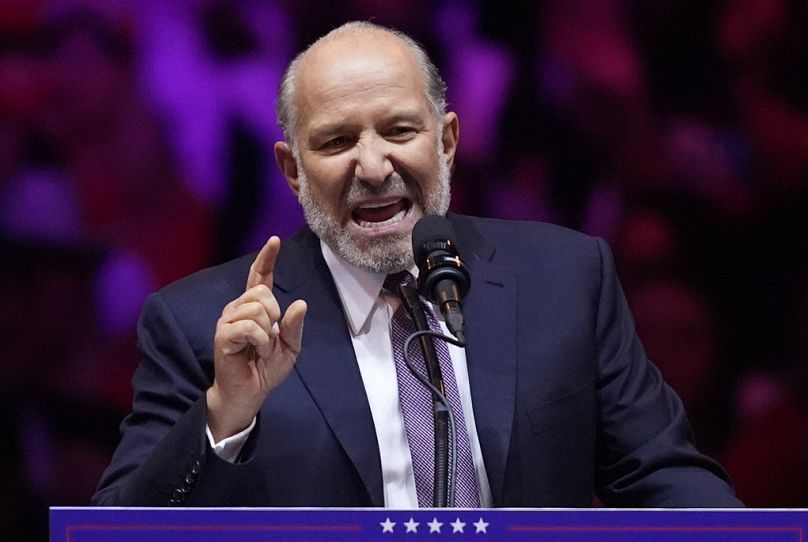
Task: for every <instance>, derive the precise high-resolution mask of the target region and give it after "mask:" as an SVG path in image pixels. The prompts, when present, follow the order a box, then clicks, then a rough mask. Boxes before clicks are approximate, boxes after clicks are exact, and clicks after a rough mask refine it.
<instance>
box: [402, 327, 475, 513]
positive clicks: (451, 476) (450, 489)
mask: <svg viewBox="0 0 808 542" xmlns="http://www.w3.org/2000/svg"><path fill="white" fill-rule="evenodd" d="M426 337H434V338H436V339H438V340H441V341H444V342H447V343H451V344H453V345H455V346H459V347H461V348H462V347H464V346H466V343H465V342H463V341H460V340H458V339H455V338H454V337H450V336H448V335H443V334H442V333H438V332H436V331H432V330H431V329H426V330H421V331H416V332H415V333H412V334H411V335H410V336H409V337H407V339H406V340H405V341H404V352H403V354H404V365H406V366H407V369H409V370H410V372H411V373H412V374H413V376H414V377H415V378H417V379H418V380H419V381H420V382H421V383H422V384H423V385H424V386H425V387H426V388H428V389H429V390H430V391H431V392H432V395H433V397H435V398H437V399H438V401H439V402H440V404H441V406H442V407H443V408H442V409H441V410H440V412H442V413H445V419H446V427H445V429H446V432H447V434H448V442H449V449H448V450H446V451H444V450H440V451H439V450H438V449H436V450H435V456H436V462H435V470H436V471H438V469H439V467H438V461H437V458H438V457H439V456H443V457H446V454H447V452H448V460H449V465H448V476H447V477H446V479H447V480H448V483H447V487H446V493H445V504H444V506H446V507H449V508H452V507H454V501H455V479H456V476H457V433H456V430H455V418H454V412H453V410H452V407H451V405H450V404H449V400H448V398H447V397H446V395H445V393H444V392H445V390H444V389H442V388H443V381H442V380H441V386H440V387H441V389H438V387H437V386H435V384H433V383H432V382H431V381H430V379H429V378H427V377H426V376H424V375H422V374H421V373H420V372H419V371H418V369H417V368H416V367H415V365H414V364H413V363H412V361H411V360H410V355H409V349H410V345H411V344H412V342H413V341H414V340H415V339H420V338H426ZM421 347H422V348H423V344H422V345H421ZM433 348H434V346H433ZM440 418H442V417H436V424H438V423H439V422H438V420H439V419H440ZM441 429H442V428H441ZM438 430H439V427H435V431H436V433H437V431H438ZM440 442H441V439H437V438H436V439H435V444H436V446H439V445H440V444H439V443H440ZM439 480H440V478H438V477H437V476H436V479H435V484H436V488H437V487H438V485H437V484H438V483H439ZM440 493H441V492H439V491H436V492H435V499H434V500H435V501H436V502H435V505H436V506H437V507H440V504H439V502H438V501H439V498H440Z"/></svg>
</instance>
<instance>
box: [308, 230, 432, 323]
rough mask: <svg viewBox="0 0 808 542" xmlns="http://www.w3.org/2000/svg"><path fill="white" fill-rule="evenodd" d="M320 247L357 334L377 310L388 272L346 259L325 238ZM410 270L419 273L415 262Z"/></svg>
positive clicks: (414, 274)
mask: <svg viewBox="0 0 808 542" xmlns="http://www.w3.org/2000/svg"><path fill="white" fill-rule="evenodd" d="M320 250H321V251H322V253H323V259H325V263H326V265H328V270H329V271H330V272H331V276H332V277H333V279H334V283H335V284H336V285H337V292H338V293H339V298H340V302H341V303H342V309H343V311H344V312H345V318H346V319H347V320H348V326H349V327H350V328H351V333H352V334H353V335H354V336H356V335H358V334H359V333H360V331H362V330H363V329H364V328H365V326H366V325H367V323H368V320H369V319H370V316H371V314H373V310H374V309H375V307H376V303H377V301H378V299H379V294H380V293H381V291H382V286H383V285H384V279H385V278H387V275H386V274H385V273H377V272H375V271H368V270H367V269H362V268H360V267H357V266H355V265H353V264H350V263H348V262H346V261H345V260H343V259H342V258H340V257H339V256H337V254H336V253H335V252H334V251H333V250H331V247H329V246H328V245H327V244H326V243H324V242H323V241H322V240H320ZM410 272H411V273H412V274H413V276H414V277H417V276H418V268H417V267H416V266H413V267H412V269H410Z"/></svg>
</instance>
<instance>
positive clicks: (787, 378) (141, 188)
mask: <svg viewBox="0 0 808 542" xmlns="http://www.w3.org/2000/svg"><path fill="white" fill-rule="evenodd" d="M357 18H358V19H372V20H374V21H375V22H378V23H381V24H387V25H392V26H395V27H398V28H400V29H402V30H405V31H407V32H409V33H410V34H411V35H413V36H414V37H416V38H417V39H419V40H420V41H422V42H423V43H424V44H425V45H426V46H427V48H428V49H429V50H430V51H431V53H432V55H433V57H434V60H435V61H436V63H437V64H438V65H439V66H440V67H441V69H442V72H443V74H444V76H445V78H446V80H447V82H448V84H449V101H450V104H451V108H452V109H454V110H455V111H457V112H458V114H459V115H460V119H461V144H460V150H459V156H458V164H457V169H456V171H455V175H454V181H453V209H454V210H456V211H460V212H466V213H473V214H481V215H487V216H497V217H503V218H512V219H531V220H547V221H552V222H556V223H559V224H562V225H566V226H569V227H572V228H576V229H580V230H583V231H585V232H587V233H590V234H593V235H600V236H602V237H604V238H606V239H607V240H608V241H609V242H610V243H611V245H612V247H613V248H614V250H615V253H616V257H617V261H618V268H619V272H620V275H621V277H622V279H623V282H624V286H625V289H626V292H627V295H628V298H629V302H630V304H631V306H632V309H633V310H634V314H635V316H636V320H637V326H638V329H639V332H640V335H641V337H642V339H643V341H644V343H645V345H646V349H647V350H648V352H649V355H650V357H651V358H652V359H653V360H654V361H655V362H656V363H657V364H658V365H659V366H660V368H661V369H662V371H663V372H664V373H665V375H666V377H667V378H668V380H669V382H670V383H671V384H672V385H673V386H674V388H676V390H677V391H678V392H679V393H680V394H681V396H682V397H683V399H684V401H685V403H686V405H687V407H688V411H689V413H690V417H691V421H692V424H693V429H694V431H695V434H696V439H697V441H698V442H699V443H700V445H701V447H702V448H703V449H704V450H705V451H706V452H708V453H710V454H712V455H713V456H715V457H717V458H719V459H720V460H722V461H723V462H724V464H725V466H726V467H727V468H728V470H729V471H730V474H731V475H732V477H733V478H734V480H735V483H736V486H737V490H738V493H739V495H740V497H741V498H742V499H743V500H744V501H745V502H746V503H747V504H748V505H750V506H763V507H769V506H778V507H779V506H782V507H795V506H801V507H806V506H808V354H806V352H808V242H806V234H808V2H806V1H805V0H766V1H759V0H720V1H719V0H709V1H704V0H677V1H673V0H624V1H618V0H545V1H536V2H500V1H493V0H488V1H484V0H479V1H472V0H441V1H435V2H428V1H425V0H414V1H413V0H407V1H403V0H395V1H394V0H350V1H345V2H328V3H323V2H315V1H313V0H276V1H270V0H243V1H219V0H171V1H162V0H142V1H126V0H95V1H93V0H61V1H59V0H54V1H46V0H3V1H2V2H0V254H2V265H1V266H0V275H1V276H2V282H0V386H2V390H1V392H0V401H1V402H2V405H1V408H0V419H1V420H2V422H3V423H2V426H3V427H4V428H5V431H4V438H3V439H2V444H0V446H2V448H3V452H4V455H3V457H4V458H5V460H4V461H3V462H2V464H0V487H2V488H3V491H2V492H0V532H3V533H5V534H6V536H8V537H10V538H9V539H20V540H35V539H42V540H44V539H45V538H46V536H47V506H48V505H83V504H86V503H87V500H88V498H89V496H90V495H91V493H92V492H93V489H94V487H95V484H96V483H97V481H98V478H99V476H100V474H101V471H102V469H103V468H104V467H105V466H106V464H107V462H108V460H109V457H110V454H111V451H112V449H113V447H114V446H115V444H116V441H117V424H118V423H119V422H120V420H121V418H122V417H123V416H124V415H125V414H126V412H127V411H128V409H129V402H130V399H131V396H130V389H129V380H130V377H131V374H132V371H133V370H134V367H135V365H136V364H137V361H138V355H137V351H136V348H135V337H134V325H135V321H136V318H137V314H138V311H139V308H140V304H141V303H142V301H143V299H144V297H145V296H146V295H147V294H148V293H149V292H151V291H153V290H155V289H157V288H159V287H161V286H163V285H165V284H166V283H168V282H170V281H172V280H175V279H177V278H179V277H181V276H183V275H186V274H188V273H190V272H192V271H194V270H197V269H199V268H201V267H203V266H206V265H209V264H214V263H217V262H221V261H224V260H226V259H229V258H231V257H234V256H237V255H240V254H243V253H246V252H249V251H252V250H254V249H256V248H257V247H258V246H260V243H261V242H262V241H263V240H264V239H265V238H266V237H267V236H268V235H270V234H273V233H276V234H280V235H289V234H292V233H294V232H295V231H296V230H297V229H298V228H299V226H300V225H301V224H302V215H301V212H300V211H299V209H298V206H297V202H296V201H295V199H294V197H293V196H292V194H291V192H290V191H289V190H288V188H287V187H286V184H285V182H284V180H283V179H282V178H281V177H280V175H279V174H278V173H276V171H275V164H274V159H273V157H272V154H271V148H272V143H273V142H274V141H275V140H276V139H278V138H279V137H280V132H279V130H278V128H277V126H276V124H275V118H274V113H273V102H274V98H275V91H276V87H277V83H278V79H279V77H280V75H281V72H282V70H283V68H284V66H285V65H286V63H287V62H288V61H289V59H290V58H291V56H292V55H293V54H294V53H295V52H296V51H298V50H300V49H301V48H302V47H304V46H305V45H306V44H308V43H310V42H311V41H312V40H313V39H315V38H316V37H317V36H319V35H321V34H322V33H324V32H326V31H328V30H329V29H330V28H332V27H334V26H336V25H338V24H340V23H342V22H344V21H346V20H349V19H357Z"/></svg>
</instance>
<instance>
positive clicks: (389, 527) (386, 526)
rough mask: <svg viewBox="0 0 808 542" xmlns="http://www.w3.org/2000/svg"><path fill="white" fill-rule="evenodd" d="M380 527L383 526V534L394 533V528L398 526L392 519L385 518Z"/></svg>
mask: <svg viewBox="0 0 808 542" xmlns="http://www.w3.org/2000/svg"><path fill="white" fill-rule="evenodd" d="M379 525H381V526H382V532H383V533H392V532H393V527H395V526H396V522H395V521H390V518H389V517H388V518H385V520H384V521H382V522H381V523H379Z"/></svg>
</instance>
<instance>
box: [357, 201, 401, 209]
mask: <svg viewBox="0 0 808 542" xmlns="http://www.w3.org/2000/svg"><path fill="white" fill-rule="evenodd" d="M393 203H395V202H389V201H388V202H387V203H373V202H369V203H366V204H364V205H360V206H359V208H360V209H377V208H379V207H387V206H388V205H393Z"/></svg>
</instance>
